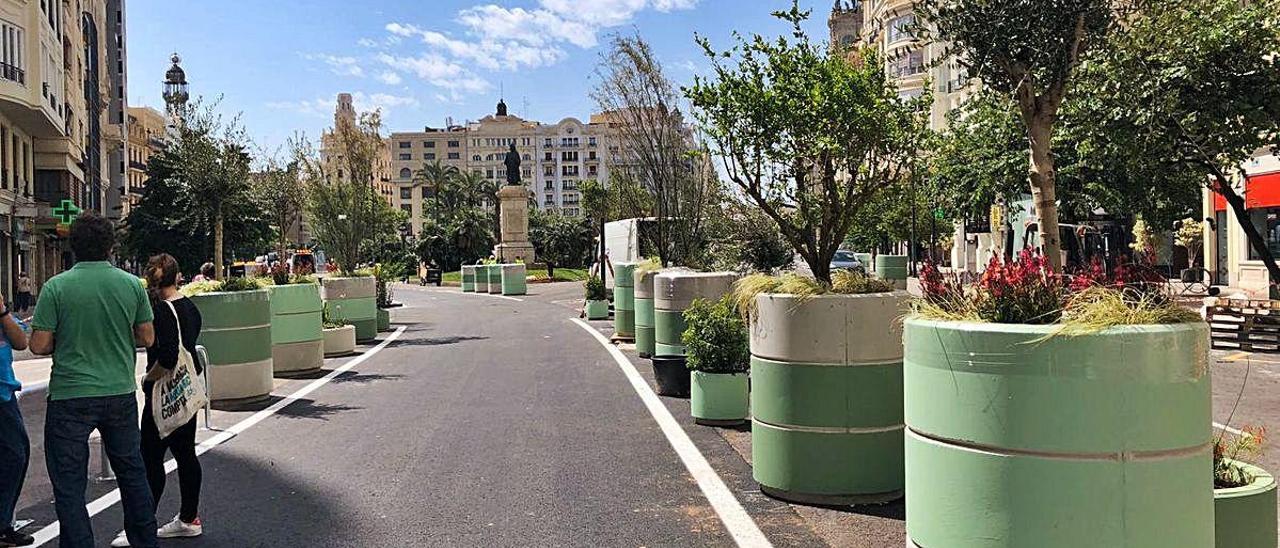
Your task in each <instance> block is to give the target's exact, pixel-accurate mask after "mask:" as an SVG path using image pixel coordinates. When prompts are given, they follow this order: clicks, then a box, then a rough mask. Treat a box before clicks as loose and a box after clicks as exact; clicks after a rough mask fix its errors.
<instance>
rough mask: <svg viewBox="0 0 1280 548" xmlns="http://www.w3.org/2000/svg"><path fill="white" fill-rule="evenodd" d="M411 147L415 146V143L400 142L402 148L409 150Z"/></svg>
mask: <svg viewBox="0 0 1280 548" xmlns="http://www.w3.org/2000/svg"><path fill="white" fill-rule="evenodd" d="M411 146H413V143H410V142H409V141H400V148H409V147H411Z"/></svg>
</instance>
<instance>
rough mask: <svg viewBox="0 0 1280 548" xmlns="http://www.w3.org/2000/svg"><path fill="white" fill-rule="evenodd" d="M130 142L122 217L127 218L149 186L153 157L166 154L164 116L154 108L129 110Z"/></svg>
mask: <svg viewBox="0 0 1280 548" xmlns="http://www.w3.org/2000/svg"><path fill="white" fill-rule="evenodd" d="M127 126H128V131H129V140H128V143H127V146H126V148H127V151H126V155H127V158H128V160H127V163H126V165H125V181H124V189H123V194H122V198H121V201H120V205H121V207H120V213H121V217H122V218H123V217H128V216H129V212H130V211H132V210H133V208H134V207H136V206H137V205H138V202H140V201H142V194H143V192H144V189H145V187H146V185H147V164H148V163H149V162H150V161H151V156H152V155H154V154H157V153H159V152H160V151H162V150H164V147H165V135H166V131H167V130H166V119H165V115H164V114H162V113H161V112H160V111H158V110H156V109H154V108H151V107H129V114H128V117H127Z"/></svg>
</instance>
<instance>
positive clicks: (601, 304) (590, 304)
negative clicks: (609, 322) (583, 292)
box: [587, 301, 609, 320]
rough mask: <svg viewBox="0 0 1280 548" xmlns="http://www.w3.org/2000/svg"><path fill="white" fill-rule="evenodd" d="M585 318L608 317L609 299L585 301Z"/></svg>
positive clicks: (600, 318) (602, 318)
mask: <svg viewBox="0 0 1280 548" xmlns="http://www.w3.org/2000/svg"><path fill="white" fill-rule="evenodd" d="M587 319H588V320H606V319H609V301H587Z"/></svg>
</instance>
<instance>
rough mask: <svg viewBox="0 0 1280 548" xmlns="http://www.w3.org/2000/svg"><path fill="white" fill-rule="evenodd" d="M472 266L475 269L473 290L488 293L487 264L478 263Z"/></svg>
mask: <svg viewBox="0 0 1280 548" xmlns="http://www.w3.org/2000/svg"><path fill="white" fill-rule="evenodd" d="M472 268H474V269H475V270H476V283H475V292H476V293H488V292H489V265H483V264H478V265H475V266H473V267H472Z"/></svg>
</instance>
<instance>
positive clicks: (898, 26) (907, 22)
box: [889, 14, 916, 44]
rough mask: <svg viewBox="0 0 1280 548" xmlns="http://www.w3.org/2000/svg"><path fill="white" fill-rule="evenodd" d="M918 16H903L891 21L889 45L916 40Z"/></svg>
mask: <svg viewBox="0 0 1280 548" xmlns="http://www.w3.org/2000/svg"><path fill="white" fill-rule="evenodd" d="M915 26H916V16H915V15H914V14H907V15H903V16H902V17H898V18H895V19H893V20H890V21H889V43H890V44H892V43H894V42H897V41H899V40H912V39H915V37H916V33H915Z"/></svg>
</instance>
